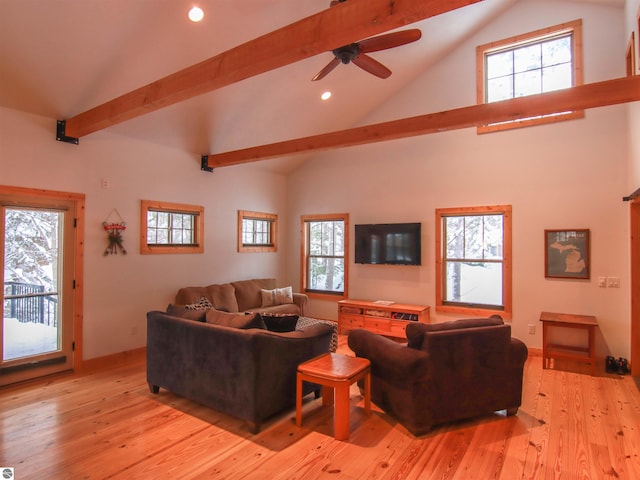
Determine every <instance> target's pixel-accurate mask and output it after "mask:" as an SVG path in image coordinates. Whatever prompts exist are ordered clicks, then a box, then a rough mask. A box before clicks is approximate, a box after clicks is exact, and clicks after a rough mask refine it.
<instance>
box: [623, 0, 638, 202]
mask: <svg viewBox="0 0 640 480" xmlns="http://www.w3.org/2000/svg"><path fill="white" fill-rule="evenodd" d="M638 17H640V0H626V4H625V37H624V38H625V41H626V42H627V43H625V48H626V45H627V44H628V42H629V39H630V38H631V32H635V39H636V43H635V50H636V75H640V27H639V26H638V22H640V20H638ZM628 115H629V119H628V121H629V132H631V134H630V135H629V184H628V188H627V190H628V191H629V193H632V192H634V191H636V190H637V189H638V188H640V134H639V133H638V132H640V102H634V103H631V104H629V105H628Z"/></svg>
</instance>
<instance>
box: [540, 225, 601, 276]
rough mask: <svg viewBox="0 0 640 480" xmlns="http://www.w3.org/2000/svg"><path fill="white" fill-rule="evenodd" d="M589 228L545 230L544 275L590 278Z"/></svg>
mask: <svg viewBox="0 0 640 480" xmlns="http://www.w3.org/2000/svg"><path fill="white" fill-rule="evenodd" d="M590 267H591V265H590V259H589V230H586V229H584V230H545V231H544V276H545V277H547V278H579V279H588V278H589V271H590Z"/></svg>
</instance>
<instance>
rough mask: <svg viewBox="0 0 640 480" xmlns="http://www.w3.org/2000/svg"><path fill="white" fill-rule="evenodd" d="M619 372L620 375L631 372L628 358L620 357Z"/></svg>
mask: <svg viewBox="0 0 640 480" xmlns="http://www.w3.org/2000/svg"><path fill="white" fill-rule="evenodd" d="M618 373H619V374H620V375H626V374H627V373H629V362H627V359H626V358H622V357H620V358H619V359H618Z"/></svg>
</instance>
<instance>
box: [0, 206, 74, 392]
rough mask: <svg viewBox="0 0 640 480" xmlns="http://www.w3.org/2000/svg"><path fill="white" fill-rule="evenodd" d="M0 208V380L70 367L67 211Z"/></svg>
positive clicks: (70, 257) (70, 281)
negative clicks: (0, 243)
mask: <svg viewBox="0 0 640 480" xmlns="http://www.w3.org/2000/svg"><path fill="white" fill-rule="evenodd" d="M1 212H2V219H1V227H0V228H1V230H2V238H3V246H2V258H3V268H2V281H3V298H2V300H3V302H2V303H3V312H2V313H3V315H2V328H1V329H0V346H1V349H0V353H1V356H2V357H1V362H0V385H2V384H6V383H12V382H13V381H19V380H26V379H29V378H34V377H37V376H41V375H45V374H49V373H55V372H59V371H64V370H68V369H70V368H72V367H73V321H72V318H70V316H71V315H72V312H73V310H72V309H69V308H68V306H67V305H66V304H67V302H68V299H69V292H68V290H73V274H72V273H71V272H72V271H73V255H72V254H67V253H68V252H66V249H67V248H68V246H69V245H70V248H71V249H73V241H71V243H69V239H71V240H72V239H73V236H72V235H69V230H73V219H72V218H71V219H70V218H69V217H72V215H69V214H68V212H67V211H65V210H62V209H59V208H55V209H53V208H47V207H38V208H34V207H30V206H14V205H12V206H2V210H1ZM70 253H72V252H70ZM68 303H72V302H71V301H69V302H68ZM70 314H71V315H70Z"/></svg>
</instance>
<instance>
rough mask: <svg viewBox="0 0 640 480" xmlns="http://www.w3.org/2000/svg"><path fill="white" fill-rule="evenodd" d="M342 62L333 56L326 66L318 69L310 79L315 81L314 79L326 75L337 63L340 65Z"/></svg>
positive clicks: (319, 78)
mask: <svg viewBox="0 0 640 480" xmlns="http://www.w3.org/2000/svg"><path fill="white" fill-rule="evenodd" d="M341 63H342V62H341V61H340V59H339V58H338V57H334V58H333V60H331V61H330V62H329V63H328V64H327V66H326V67H324V68H323V69H322V70H320V71H319V72H318V73H317V74H316V76H315V77H313V78H312V79H311V81H312V82H315V81H316V80H321V79H323V78H324V77H326V76H327V75H329V73H330V72H331V71H332V70H333V69H334V68H336V67H337V66H338V65H340V64H341Z"/></svg>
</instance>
